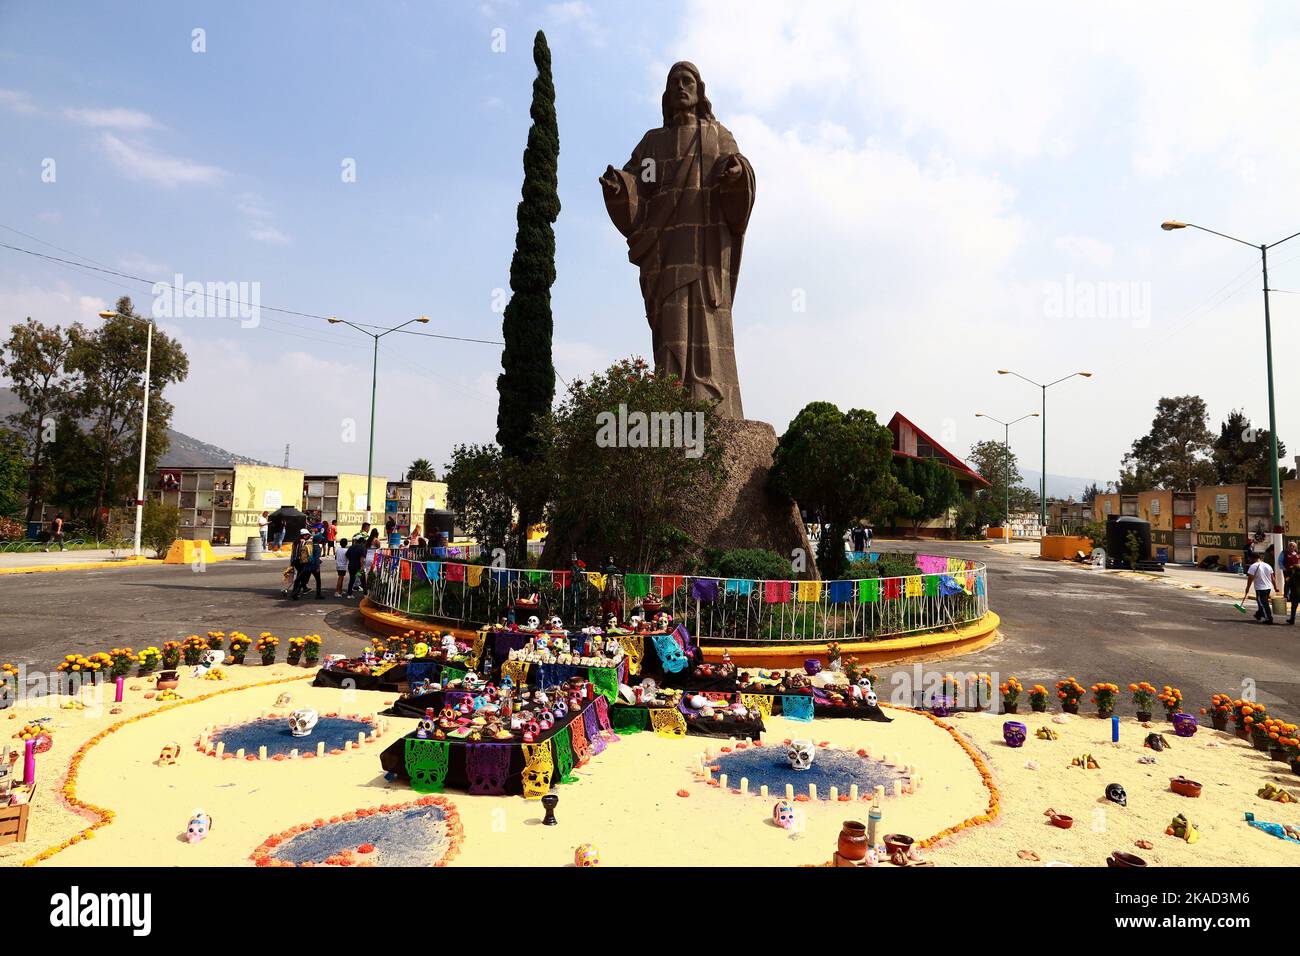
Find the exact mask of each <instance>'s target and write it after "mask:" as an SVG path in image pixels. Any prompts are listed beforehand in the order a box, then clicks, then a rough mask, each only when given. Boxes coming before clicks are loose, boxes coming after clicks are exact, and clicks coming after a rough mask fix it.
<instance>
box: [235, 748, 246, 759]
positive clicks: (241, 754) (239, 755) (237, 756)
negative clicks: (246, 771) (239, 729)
mask: <svg viewBox="0 0 1300 956" xmlns="http://www.w3.org/2000/svg"><path fill="white" fill-rule="evenodd" d="M235 759H236V760H243V759H244V748H243V747H240V748H239V749H238V750H236V751H235Z"/></svg>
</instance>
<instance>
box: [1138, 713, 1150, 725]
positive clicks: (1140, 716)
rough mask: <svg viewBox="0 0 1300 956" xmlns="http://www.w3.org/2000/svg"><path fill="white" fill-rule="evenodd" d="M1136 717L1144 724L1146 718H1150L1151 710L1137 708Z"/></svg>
mask: <svg viewBox="0 0 1300 956" xmlns="http://www.w3.org/2000/svg"><path fill="white" fill-rule="evenodd" d="M1137 719H1138V720H1140V721H1141V722H1142V723H1144V724H1145V723H1146V722H1147V721H1148V720H1150V719H1151V711H1149V710H1139V711H1138V712H1137Z"/></svg>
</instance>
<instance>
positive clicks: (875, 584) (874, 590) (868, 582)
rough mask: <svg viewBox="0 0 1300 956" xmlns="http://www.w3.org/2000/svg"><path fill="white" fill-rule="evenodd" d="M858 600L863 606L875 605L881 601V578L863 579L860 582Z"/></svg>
mask: <svg viewBox="0 0 1300 956" xmlns="http://www.w3.org/2000/svg"><path fill="white" fill-rule="evenodd" d="M858 600H859V601H860V602H862V603H863V604H875V603H876V602H877V601H879V600H880V578H863V579H862V580H861V581H859V582H858Z"/></svg>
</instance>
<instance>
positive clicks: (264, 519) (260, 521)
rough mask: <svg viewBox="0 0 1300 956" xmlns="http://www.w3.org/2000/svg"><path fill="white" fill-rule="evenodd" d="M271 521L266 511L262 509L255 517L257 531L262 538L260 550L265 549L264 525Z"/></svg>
mask: <svg viewBox="0 0 1300 956" xmlns="http://www.w3.org/2000/svg"><path fill="white" fill-rule="evenodd" d="M270 523H271V519H270V517H269V516H268V512H265V511H263V512H262V513H261V514H260V515H259V516H258V518H257V533H258V534H259V535H260V536H261V538H262V550H263V551H265V550H266V527H267V525H269V524H270Z"/></svg>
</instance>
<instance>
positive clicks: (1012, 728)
mask: <svg viewBox="0 0 1300 956" xmlns="http://www.w3.org/2000/svg"><path fill="white" fill-rule="evenodd" d="M1028 732H1029V728H1028V727H1026V726H1025V725H1024V724H1022V723H1021V722H1020V721H1018V720H1008V721H1006V722H1005V723H1003V725H1002V739H1003V740H1005V741H1006V742H1007V746H1008V747H1023V746H1024V745H1025V735H1026V734H1027V733H1028Z"/></svg>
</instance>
